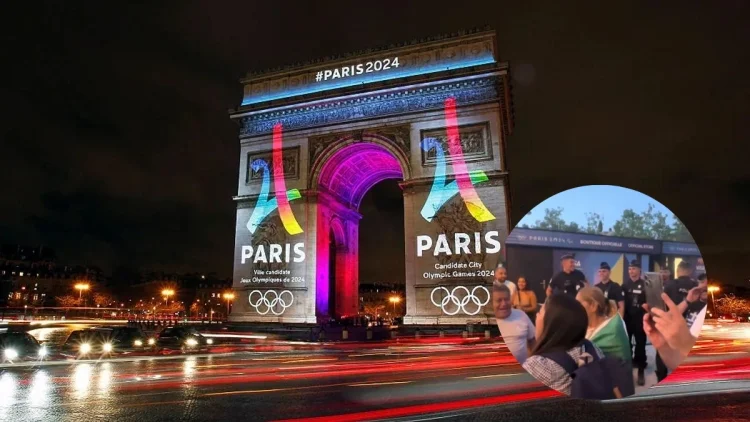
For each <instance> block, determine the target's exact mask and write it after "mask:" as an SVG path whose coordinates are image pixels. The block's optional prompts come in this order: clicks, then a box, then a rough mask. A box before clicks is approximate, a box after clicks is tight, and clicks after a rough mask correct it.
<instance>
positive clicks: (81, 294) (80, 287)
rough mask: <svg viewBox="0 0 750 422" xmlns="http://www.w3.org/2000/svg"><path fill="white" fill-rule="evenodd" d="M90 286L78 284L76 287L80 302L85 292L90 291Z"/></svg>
mask: <svg viewBox="0 0 750 422" xmlns="http://www.w3.org/2000/svg"><path fill="white" fill-rule="evenodd" d="M89 287H90V286H89V285H88V284H86V283H77V284H76V285H75V288H76V289H78V300H79V301H80V300H81V299H82V298H83V291H84V290H88V289H89Z"/></svg>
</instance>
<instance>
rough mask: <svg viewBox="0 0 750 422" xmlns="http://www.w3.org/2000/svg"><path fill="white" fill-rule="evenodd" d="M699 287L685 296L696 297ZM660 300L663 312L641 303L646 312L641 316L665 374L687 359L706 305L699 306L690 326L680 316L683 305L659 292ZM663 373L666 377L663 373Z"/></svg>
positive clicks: (701, 322) (703, 316) (696, 337)
mask: <svg viewBox="0 0 750 422" xmlns="http://www.w3.org/2000/svg"><path fill="white" fill-rule="evenodd" d="M700 289H701V287H695V288H693V289H691V292H690V293H689V295H692V296H696V295H697V296H698V297H700V294H701V292H700ZM662 299H663V300H664V303H665V304H666V305H667V307H668V310H666V311H665V310H662V309H649V308H648V305H644V308H645V309H646V310H649V312H646V313H645V315H644V316H643V330H644V331H645V332H646V336H648V339H649V341H651V344H652V345H653V346H654V348H655V349H656V351H657V353H658V355H659V356H660V357H661V360H662V364H663V365H664V367H665V369H666V371H667V373H668V372H670V371H674V370H675V369H676V368H677V367H678V366H679V365H680V364H681V363H682V361H684V360H685V358H687V356H688V354H689V353H690V350H691V349H692V348H693V346H694V345H695V342H696V341H697V340H698V335H699V334H700V328H701V326H703V320H704V318H705V316H706V309H707V308H706V307H703V310H702V311H700V312H699V313H698V315H697V317H696V320H695V322H694V323H693V325H692V327H688V324H687V321H685V318H684V317H683V313H684V309H685V306H680V305H677V304H675V303H674V302H673V301H672V299H671V298H670V297H669V295H667V294H666V293H662ZM683 303H687V301H685V302H683ZM664 376H665V377H666V374H665V375H664ZM660 381H661V380H660Z"/></svg>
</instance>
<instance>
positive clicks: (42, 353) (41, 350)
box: [37, 346, 47, 358]
mask: <svg viewBox="0 0 750 422" xmlns="http://www.w3.org/2000/svg"><path fill="white" fill-rule="evenodd" d="M37 353H38V354H39V357H40V358H43V357H45V356H47V348H46V347H44V346H42V347H40V348H39V351H38V352H37Z"/></svg>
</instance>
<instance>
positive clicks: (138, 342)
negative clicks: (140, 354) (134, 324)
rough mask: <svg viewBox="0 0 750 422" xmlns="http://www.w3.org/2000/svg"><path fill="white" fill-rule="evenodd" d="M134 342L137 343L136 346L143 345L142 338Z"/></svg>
mask: <svg viewBox="0 0 750 422" xmlns="http://www.w3.org/2000/svg"><path fill="white" fill-rule="evenodd" d="M133 344H134V345H136V346H143V342H142V341H140V340H136V341H134V342H133Z"/></svg>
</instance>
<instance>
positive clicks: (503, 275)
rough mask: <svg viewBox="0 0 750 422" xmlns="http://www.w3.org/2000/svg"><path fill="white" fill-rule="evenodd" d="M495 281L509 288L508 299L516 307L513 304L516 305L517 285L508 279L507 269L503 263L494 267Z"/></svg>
mask: <svg viewBox="0 0 750 422" xmlns="http://www.w3.org/2000/svg"><path fill="white" fill-rule="evenodd" d="M495 282H499V283H503V284H504V285H506V286H507V287H508V289H510V299H511V303H512V305H514V306H513V307H514V308H515V307H517V306H515V305H518V286H516V283H514V282H512V281H510V280H508V270H507V269H506V268H505V266H503V264H500V265H498V266H497V268H496V269H495Z"/></svg>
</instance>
